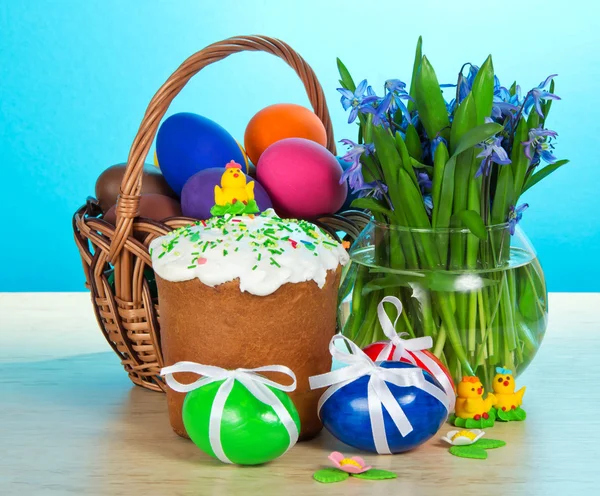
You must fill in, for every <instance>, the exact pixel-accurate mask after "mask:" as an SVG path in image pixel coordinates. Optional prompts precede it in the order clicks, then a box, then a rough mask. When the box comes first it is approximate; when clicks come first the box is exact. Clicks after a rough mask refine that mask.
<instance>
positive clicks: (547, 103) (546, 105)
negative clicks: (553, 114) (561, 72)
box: [542, 79, 554, 124]
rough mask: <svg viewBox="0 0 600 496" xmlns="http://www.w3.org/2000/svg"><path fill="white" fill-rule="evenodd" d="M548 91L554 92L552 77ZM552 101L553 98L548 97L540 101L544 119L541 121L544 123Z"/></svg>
mask: <svg viewBox="0 0 600 496" xmlns="http://www.w3.org/2000/svg"><path fill="white" fill-rule="evenodd" d="M550 93H554V79H553V80H552V82H551V83H550ZM552 101H553V100H551V99H548V100H546V101H545V102H544V103H542V113H543V114H544V119H543V121H542V124H545V123H546V120H547V119H548V114H549V113H550V107H552Z"/></svg>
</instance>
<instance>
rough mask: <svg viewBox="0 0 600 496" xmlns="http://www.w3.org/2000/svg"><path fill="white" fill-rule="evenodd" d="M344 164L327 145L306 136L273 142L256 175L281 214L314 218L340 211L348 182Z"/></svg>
mask: <svg viewBox="0 0 600 496" xmlns="http://www.w3.org/2000/svg"><path fill="white" fill-rule="evenodd" d="M342 172H343V171H342V167H341V165H340V164H339V162H338V161H337V159H336V157H335V155H333V154H332V153H331V152H330V151H329V150H327V148H325V147H324V146H322V145H319V144H318V143H315V142H314V141H311V140H307V139H304V138H286V139H283V140H280V141H277V142H275V143H273V144H272V145H271V146H269V147H268V148H267V149H266V150H265V151H264V152H263V153H262V155H261V156H260V159H259V161H258V164H257V165H256V178H257V179H258V181H259V182H260V183H261V184H262V185H263V187H264V188H265V189H266V190H267V193H268V194H269V197H270V198H271V201H272V202H273V206H274V208H275V211H276V212H277V213H278V214H279V215H280V216H281V217H295V218H301V219H314V218H317V217H320V216H322V215H327V214H333V213H335V212H337V211H338V210H339V209H340V208H341V206H342V205H343V204H344V201H345V200H346V196H347V194H348V185H347V184H346V182H345V181H344V182H343V184H340V178H341V177H342Z"/></svg>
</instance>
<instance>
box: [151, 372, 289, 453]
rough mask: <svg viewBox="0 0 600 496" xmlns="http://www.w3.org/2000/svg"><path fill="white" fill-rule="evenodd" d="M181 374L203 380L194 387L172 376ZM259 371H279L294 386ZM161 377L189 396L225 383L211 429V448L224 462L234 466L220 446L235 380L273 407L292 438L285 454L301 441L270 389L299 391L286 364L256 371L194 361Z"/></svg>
mask: <svg viewBox="0 0 600 496" xmlns="http://www.w3.org/2000/svg"><path fill="white" fill-rule="evenodd" d="M178 372H192V373H194V374H198V375H200V376H202V377H201V378H200V379H198V380H196V381H195V382H192V383H191V384H182V383H181V382H179V381H177V379H175V378H174V377H173V374H176V373H178ZM257 372H280V373H282V374H285V375H287V376H288V377H290V378H291V379H292V383H291V384H289V385H287V386H286V385H284V384H280V383H278V382H275V381H271V380H269V379H267V378H266V377H263V376H262V375H259V374H258V373H257ZM160 375H162V376H164V377H165V379H166V382H167V385H168V386H169V387H170V388H171V389H173V390H175V391H178V392H180V393H188V392H190V391H193V390H194V389H198V388H200V387H202V386H205V385H207V384H210V383H211V382H217V381H225V382H223V384H221V385H220V386H219V389H218V391H217V394H216V396H215V399H214V401H213V404H212V407H211V410H210V422H209V427H208V436H209V440H210V445H211V447H212V449H213V451H214V452H215V455H216V456H217V458H218V459H219V460H221V461H222V462H223V463H233V462H232V461H231V460H230V459H229V458H227V455H226V454H225V453H224V451H223V445H222V444H221V420H222V418H223V409H224V407H225V402H226V401H227V398H228V397H229V393H230V392H231V390H232V388H233V384H234V382H235V381H239V382H240V383H241V384H242V385H243V386H244V387H245V388H246V389H247V390H248V391H249V392H250V394H252V396H254V397H255V398H256V399H257V400H258V401H260V402H262V403H264V404H266V405H269V406H271V407H272V408H273V410H274V411H275V413H276V414H277V416H278V417H279V419H280V420H281V423H282V424H283V425H284V427H285V428H286V430H287V432H288V434H289V436H290V443H289V445H288V447H287V449H286V451H288V450H289V449H290V448H291V447H292V446H294V444H296V441H298V428H297V427H296V423H295V422H294V420H293V419H292V417H291V415H290V413H289V412H288V411H287V409H286V408H285V406H283V403H282V402H281V400H280V399H279V398H278V397H277V395H276V394H275V393H273V391H271V390H270V389H269V388H268V387H267V386H271V387H273V388H275V389H279V390H280V391H285V392H290V391H294V390H295V389H296V376H295V374H294V372H292V370H291V369H289V368H288V367H285V366H284V365H267V366H264V367H257V368H255V369H235V370H227V369H223V368H221V367H215V366H213V365H201V364H199V363H194V362H178V363H176V364H175V365H171V366H170V367H164V368H163V369H162V370H161V371H160Z"/></svg>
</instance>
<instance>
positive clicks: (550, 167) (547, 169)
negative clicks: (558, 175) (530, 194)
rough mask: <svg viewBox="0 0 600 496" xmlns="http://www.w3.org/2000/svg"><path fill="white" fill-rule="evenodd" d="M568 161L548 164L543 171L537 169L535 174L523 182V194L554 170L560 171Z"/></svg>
mask: <svg viewBox="0 0 600 496" xmlns="http://www.w3.org/2000/svg"><path fill="white" fill-rule="evenodd" d="M568 163H569V161H568V160H559V161H558V162H554V163H553V164H548V165H547V166H546V167H544V168H543V169H539V170H538V171H537V172H536V173H535V174H532V175H531V176H529V179H527V181H526V182H525V186H524V187H523V193H525V191H527V190H528V189H529V188H531V187H532V186H535V185H536V184H537V183H539V182H540V181H541V180H542V179H544V178H545V177H547V176H549V175H550V174H552V173H553V172H554V171H555V170H557V169H560V168H561V167H562V166H563V165H565V164H568Z"/></svg>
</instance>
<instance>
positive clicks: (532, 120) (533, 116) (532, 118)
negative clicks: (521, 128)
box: [527, 107, 540, 129]
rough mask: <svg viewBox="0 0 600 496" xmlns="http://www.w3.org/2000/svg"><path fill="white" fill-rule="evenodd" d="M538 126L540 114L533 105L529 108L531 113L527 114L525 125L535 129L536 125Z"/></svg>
mask: <svg viewBox="0 0 600 496" xmlns="http://www.w3.org/2000/svg"><path fill="white" fill-rule="evenodd" d="M539 126H540V116H539V115H538V113H537V111H536V110H535V107H533V108H532V109H531V113H530V114H529V117H528V118H527V127H528V128H529V129H535V128H536V127H539Z"/></svg>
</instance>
